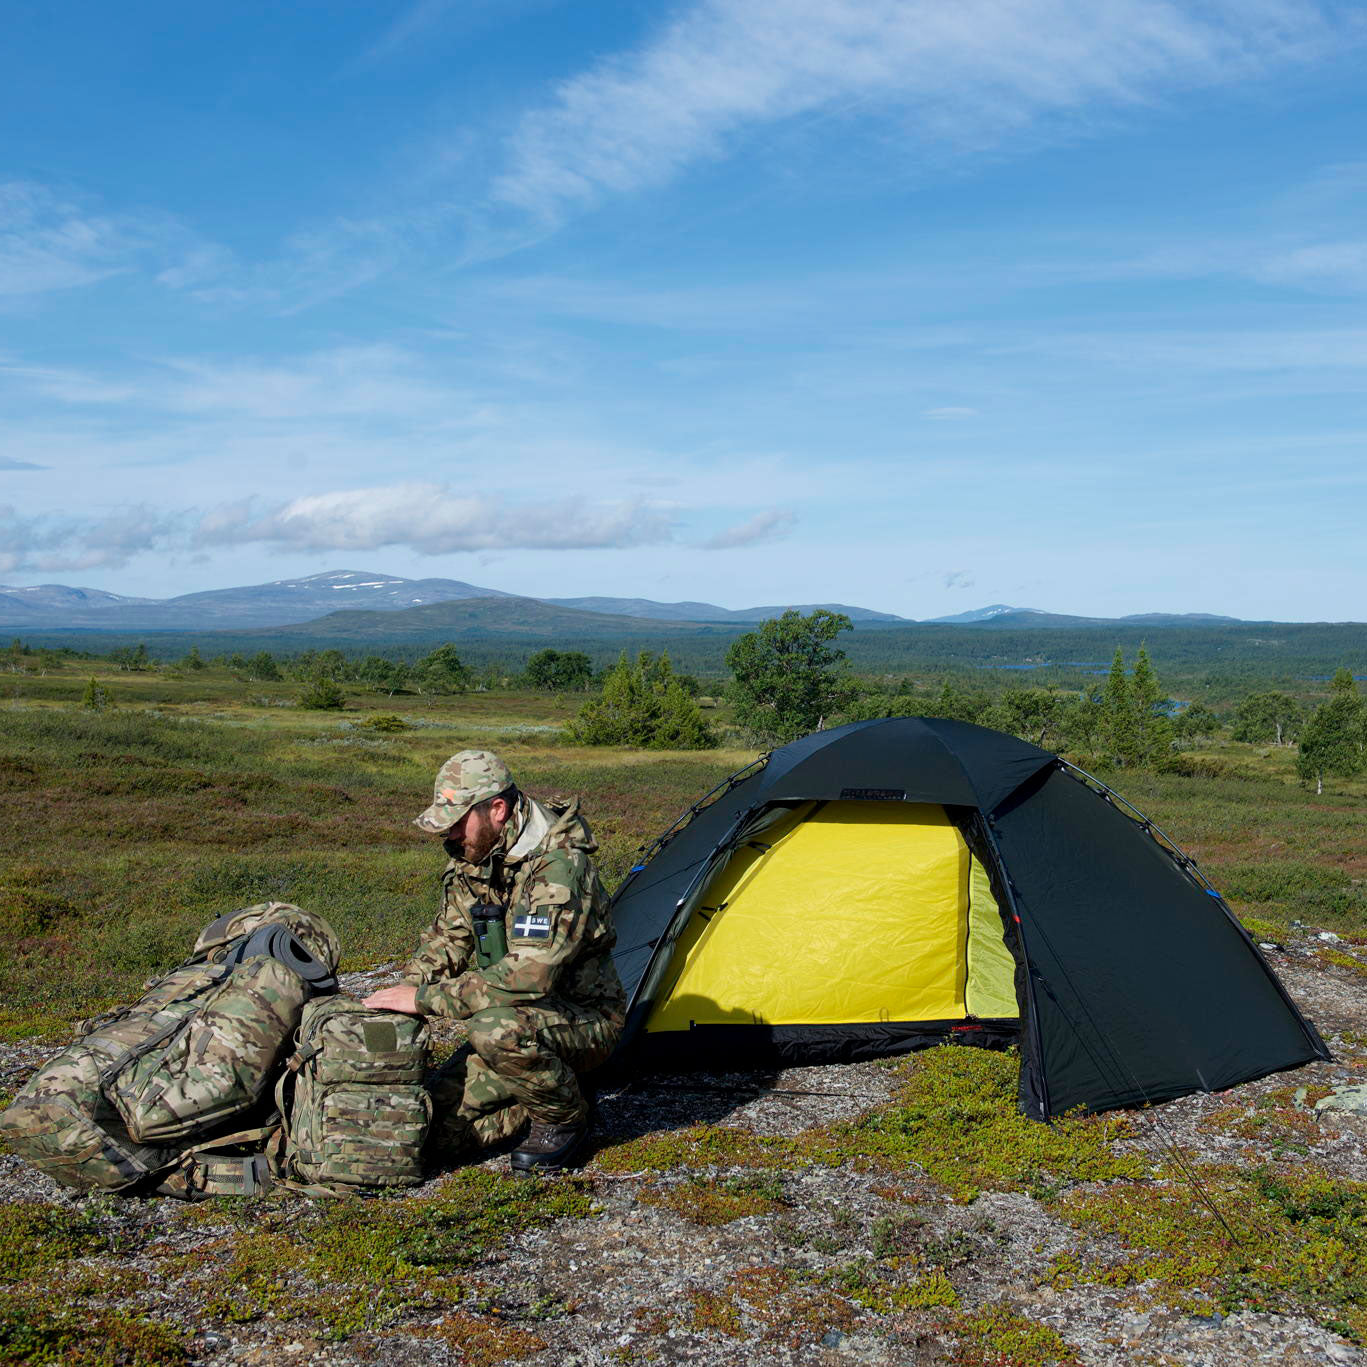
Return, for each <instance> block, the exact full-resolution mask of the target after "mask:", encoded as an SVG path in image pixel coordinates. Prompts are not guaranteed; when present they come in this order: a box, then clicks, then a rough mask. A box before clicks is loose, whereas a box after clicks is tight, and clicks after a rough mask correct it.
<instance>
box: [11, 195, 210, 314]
mask: <svg viewBox="0 0 1367 1367" xmlns="http://www.w3.org/2000/svg"><path fill="white" fill-rule="evenodd" d="M224 259H225V257H224V254H223V253H221V252H220V251H219V250H218V249H216V248H211V247H209V246H208V245H206V244H204V243H200V242H198V241H196V239H195V238H194V236H193V234H191V233H190V232H189V231H188V230H187V229H186V228H184V227H183V226H182V225H181V224H179V223H177V222H176V221H175V220H174V219H172V218H170V217H168V216H167V215H165V214H160V213H145V214H138V213H117V214H116V213H109V212H107V211H105V210H104V209H103V208H101V207H100V206H98V205H96V204H94V203H90V202H86V201H83V200H81V199H80V198H78V197H76V196H72V195H64V194H59V193H57V192H56V191H54V190H52V189H50V188H49V187H47V186H45V185H39V184H36V183H34V182H32V181H9V182H6V183H3V184H0V298H3V297H5V296H7V295H8V296H22V295H33V294H44V293H47V292H49V291H53V290H69V289H76V288H78V287H80V286H82V285H91V284H95V283H96V282H98V281H100V280H104V279H107V278H108V277H109V276H113V275H119V274H122V273H124V272H127V271H130V270H135V269H142V268H143V267H144V266H149V265H150V267H151V268H152V269H154V270H155V269H157V268H160V269H161V271H162V275H161V277H160V278H161V280H162V283H164V284H168V285H172V286H177V287H178V286H179V284H180V283H182V281H188V280H192V279H195V280H197V279H201V278H203V277H204V276H205V274H206V273H208V272H209V271H210V270H219V269H222V266H223V261H224Z"/></svg>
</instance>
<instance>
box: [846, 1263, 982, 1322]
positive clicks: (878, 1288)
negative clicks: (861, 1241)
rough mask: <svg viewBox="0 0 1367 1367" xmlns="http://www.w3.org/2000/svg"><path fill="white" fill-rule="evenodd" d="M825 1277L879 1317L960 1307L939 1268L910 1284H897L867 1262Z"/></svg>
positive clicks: (953, 1290)
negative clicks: (895, 1313)
mask: <svg viewBox="0 0 1367 1367" xmlns="http://www.w3.org/2000/svg"><path fill="white" fill-rule="evenodd" d="M826 1275H827V1279H828V1280H829V1282H830V1284H831V1285H832V1286H833V1287H835V1288H836V1289H837V1290H838V1291H839V1292H840V1293H841V1294H842V1295H844V1296H848V1297H849V1299H850V1300H851V1301H853V1302H854V1304H855V1305H859V1306H862V1307H863V1308H864V1309H865V1310H872V1311H873V1312H874V1313H875V1314H879V1315H889V1314H892V1313H893V1312H894V1311H897V1310H921V1309H926V1308H928V1307H931V1306H937V1305H958V1303H959V1293H958V1292H957V1291H956V1290H955V1289H954V1287H953V1286H952V1285H951V1284H950V1281H949V1278H948V1277H947V1276H945V1273H944V1271H943V1269H941V1268H933V1269H932V1270H931V1271H929V1272H927V1273H925V1274H924V1275H923V1276H920V1277H917V1278H916V1279H915V1280H914V1281H912V1282H910V1283H907V1282H896V1281H893V1280H892V1279H891V1278H890V1277H888V1276H887V1275H886V1274H885V1272H884V1270H883V1269H881V1268H880V1267H878V1266H877V1265H876V1264H874V1263H872V1262H870V1261H869V1260H868V1259H867V1258H858V1259H856V1260H855V1261H854V1262H851V1263H846V1264H845V1265H844V1266H843V1267H838V1268H833V1269H832V1270H831V1271H830V1272H828V1273H827V1274H826Z"/></svg>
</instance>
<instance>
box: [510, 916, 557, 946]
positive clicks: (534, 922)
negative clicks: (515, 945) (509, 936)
mask: <svg viewBox="0 0 1367 1367" xmlns="http://www.w3.org/2000/svg"><path fill="white" fill-rule="evenodd" d="M550 933H551V918H550V917H549V916H536V915H534V914H533V913H531V912H528V913H527V915H525V916H519V917H518V918H517V920H516V921H514V922H513V936H514V937H515V938H516V939H519V940H545V939H549V938H550Z"/></svg>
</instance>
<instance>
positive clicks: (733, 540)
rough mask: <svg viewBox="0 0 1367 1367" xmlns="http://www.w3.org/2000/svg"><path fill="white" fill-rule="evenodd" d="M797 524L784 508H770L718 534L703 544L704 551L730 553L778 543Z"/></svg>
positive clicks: (795, 517) (795, 519) (794, 517)
mask: <svg viewBox="0 0 1367 1367" xmlns="http://www.w3.org/2000/svg"><path fill="white" fill-rule="evenodd" d="M796 523H797V516H796V514H794V513H792V512H790V511H788V510H787V509H786V508H770V509H768V510H767V511H765V512H760V513H756V514H755V515H754V517H752V518H750V519H749V521H747V522H741V523H738V524H737V525H736V526H734V527H728V528H726V530H725V531H721V532H718V533H717V535H716V536H713V537H709V538H708V539H707V540H706V541H704V542H703V547H704V549H705V550H709V551H732V550H737V549H739V548H740V547H742V546H758V545H761V544H763V543H764V542H767V541H780V540H782V539H783V538H784V537H785V536H787V535H788V533H789V532H791V531H792V529H793V527H794V526H795V525H796Z"/></svg>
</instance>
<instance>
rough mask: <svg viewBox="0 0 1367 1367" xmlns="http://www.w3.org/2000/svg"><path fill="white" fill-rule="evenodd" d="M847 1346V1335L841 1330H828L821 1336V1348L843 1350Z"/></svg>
mask: <svg viewBox="0 0 1367 1367" xmlns="http://www.w3.org/2000/svg"><path fill="white" fill-rule="evenodd" d="M844 1345H845V1335H844V1334H842V1333H841V1332H840V1330H839V1329H828V1330H827V1331H826V1332H825V1333H824V1334H822V1336H821V1346H822V1347H823V1348H843V1347H844Z"/></svg>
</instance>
